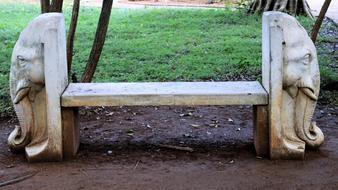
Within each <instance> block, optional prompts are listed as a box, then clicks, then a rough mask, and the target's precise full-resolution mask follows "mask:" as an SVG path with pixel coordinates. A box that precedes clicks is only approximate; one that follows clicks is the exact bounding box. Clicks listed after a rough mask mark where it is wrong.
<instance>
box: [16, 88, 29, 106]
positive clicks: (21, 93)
mask: <svg viewBox="0 0 338 190" xmlns="http://www.w3.org/2000/svg"><path fill="white" fill-rule="evenodd" d="M29 90H30V87H25V88H21V89H19V91H18V92H17V93H16V96H15V98H14V100H13V102H14V104H18V103H19V102H20V101H21V100H22V99H23V98H24V97H25V96H27V94H28V93H29Z"/></svg>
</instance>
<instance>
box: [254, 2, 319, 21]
mask: <svg viewBox="0 0 338 190" xmlns="http://www.w3.org/2000/svg"><path fill="white" fill-rule="evenodd" d="M264 11H280V12H286V13H288V14H291V15H300V14H305V15H307V16H308V17H310V18H313V15H312V13H311V11H310V7H309V5H308V3H307V2H306V0H253V1H252V3H251V4H250V7H249V10H248V13H251V14H253V13H261V12H264Z"/></svg>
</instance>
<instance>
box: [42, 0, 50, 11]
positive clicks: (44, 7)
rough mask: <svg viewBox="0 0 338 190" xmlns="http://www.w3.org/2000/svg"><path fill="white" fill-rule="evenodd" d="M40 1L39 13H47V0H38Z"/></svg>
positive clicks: (48, 3)
mask: <svg viewBox="0 0 338 190" xmlns="http://www.w3.org/2000/svg"><path fill="white" fill-rule="evenodd" d="M40 3H41V13H48V12H49V5H50V2H49V0H40Z"/></svg>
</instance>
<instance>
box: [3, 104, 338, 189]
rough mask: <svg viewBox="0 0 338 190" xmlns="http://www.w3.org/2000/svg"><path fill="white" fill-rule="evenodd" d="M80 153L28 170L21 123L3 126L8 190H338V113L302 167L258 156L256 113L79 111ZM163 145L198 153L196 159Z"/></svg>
mask: <svg viewBox="0 0 338 190" xmlns="http://www.w3.org/2000/svg"><path fill="white" fill-rule="evenodd" d="M81 113H82V114H81V146H80V151H79V154H78V156H77V157H76V158H75V159H73V160H69V161H64V162H59V163H58V162H54V163H27V162H26V160H25V158H24V155H22V154H19V155H14V154H12V153H11V152H9V151H8V147H7V145H6V138H7V136H8V134H9V132H10V131H11V130H12V129H13V127H14V125H15V124H17V121H16V120H15V119H12V118H0V132H1V134H2V135H1V136H0V141H1V143H0V157H1V161H0V183H1V182H5V181H8V180H12V179H16V178H18V177H22V176H27V175H33V174H35V175H33V176H32V177H29V178H28V179H25V180H23V181H20V182H18V183H15V184H12V185H7V186H4V187H3V189H272V188H273V189H289V188H292V189H295V188H297V189H337V188H338V177H337V175H336V174H337V172H338V149H337V146H338V128H337V126H338V117H337V115H338V107H330V106H324V105H321V106H319V107H318V108H317V111H316V114H315V116H314V117H315V118H314V119H315V120H316V121H317V124H318V126H320V127H321V128H322V129H323V131H324V134H325V137H326V141H325V144H324V145H323V146H322V147H321V148H320V149H319V150H316V151H315V150H312V151H311V150H310V151H307V154H306V159H305V160H304V161H292V160H289V161H270V160H268V159H262V158H257V157H256V156H255V152H254V147H253V139H252V107H250V106H226V107H220V106H217V107H215V106H204V107H168V106H163V107H107V108H101V107H98V108H94V109H86V108H82V109H81ZM162 145H173V146H179V147H190V148H193V149H194V151H193V152H189V151H181V150H175V149H168V148H164V147H163V146H162Z"/></svg>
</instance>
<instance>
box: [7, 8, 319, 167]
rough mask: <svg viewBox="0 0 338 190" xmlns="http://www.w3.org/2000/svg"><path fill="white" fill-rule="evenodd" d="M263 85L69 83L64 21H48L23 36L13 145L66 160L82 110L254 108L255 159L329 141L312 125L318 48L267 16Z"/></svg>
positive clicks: (283, 20)
mask: <svg viewBox="0 0 338 190" xmlns="http://www.w3.org/2000/svg"><path fill="white" fill-rule="evenodd" d="M262 51H263V52H262V53H263V63H262V84H260V83H259V82H257V81H238V82H152V83H70V84H69V83H68V75H67V61H66V40H65V27H64V18H63V15H62V14H60V13H47V14H42V15H40V16H39V17H37V18H36V19H34V20H33V21H32V22H31V23H29V25H28V27H27V28H26V29H25V30H24V31H23V32H22V33H21V35H20V37H19V40H18V41H17V43H16V45H15V47H14V50H13V56H12V66H11V74H10V93H11V97H12V101H13V104H14V109H15V111H16V114H17V116H18V118H19V123H20V126H16V128H15V129H14V130H13V132H12V133H11V134H10V136H9V138H8V144H9V147H10V149H11V150H13V151H22V150H24V151H25V152H26V156H27V159H28V160H29V161H60V160H62V159H65V158H71V157H73V156H74V155H76V152H77V150H78V146H79V125H78V116H77V107H81V106H137V105H150V106H159V105H184V106H195V105H253V109H254V121H253V122H254V144H255V148H256V152H257V155H259V156H265V157H270V158H271V159H291V158H296V159H302V158H303V157H304V153H305V145H306V146H310V147H318V146H319V145H321V144H322V142H323V140H324V137H323V133H322V132H321V130H320V129H319V128H318V127H317V126H316V125H315V123H312V122H311V116H312V114H313V111H314V108H315V105H316V100H317V97H318V93H319V70H318V63H317V55H316V49H315V47H314V45H313V43H312V42H311V40H310V38H309V37H308V35H307V33H306V31H305V30H304V28H303V27H301V25H300V24H299V23H298V22H297V20H296V19H295V18H293V17H291V16H289V15H287V14H283V13H279V12H267V13H264V16H263V48H262Z"/></svg>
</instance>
